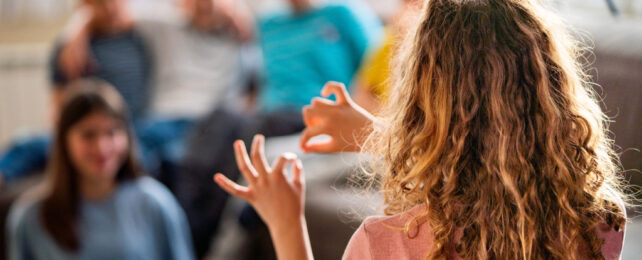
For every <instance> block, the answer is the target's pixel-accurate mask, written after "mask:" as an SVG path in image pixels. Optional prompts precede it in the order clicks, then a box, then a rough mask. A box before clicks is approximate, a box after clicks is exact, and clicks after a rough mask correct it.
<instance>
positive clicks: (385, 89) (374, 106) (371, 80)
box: [353, 0, 421, 113]
mask: <svg viewBox="0 0 642 260" xmlns="http://www.w3.org/2000/svg"><path fill="white" fill-rule="evenodd" d="M420 3H421V2H420V1H417V0H403V1H402V3H401V6H400V8H399V9H398V10H397V11H396V12H395V14H394V15H393V16H392V17H391V19H389V20H388V21H387V25H386V28H385V30H384V40H383V43H382V44H381V46H380V47H379V48H378V49H377V50H376V51H374V52H373V53H372V54H371V55H369V57H368V58H367V59H366V62H364V63H363V66H361V68H360V69H359V72H358V74H357V77H356V79H355V83H354V85H355V87H354V90H353V96H354V101H355V102H357V104H358V105H359V106H360V107H362V108H364V109H366V110H367V111H369V112H370V113H374V112H377V111H378V110H379V108H380V107H381V105H382V103H384V102H385V100H386V99H387V98H388V97H389V96H390V82H389V81H390V69H391V68H390V60H391V59H392V55H393V53H394V52H395V50H396V49H397V48H398V41H399V38H400V37H401V36H402V35H404V34H406V33H407V31H408V28H409V27H410V25H411V23H412V22H413V19H414V18H415V17H417V12H418V11H419V10H420V9H421V6H420Z"/></svg>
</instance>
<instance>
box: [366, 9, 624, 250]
mask: <svg viewBox="0 0 642 260" xmlns="http://www.w3.org/2000/svg"><path fill="white" fill-rule="evenodd" d="M426 2H427V3H426V5H425V6H424V9H423V12H422V17H421V19H420V21H419V22H418V24H417V28H416V30H414V31H412V30H411V32H412V33H414V34H412V35H409V38H408V39H407V41H405V42H404V43H403V46H401V47H400V50H399V54H398V55H399V56H398V59H397V65H396V66H394V68H395V69H394V71H395V75H394V80H393V83H394V89H393V90H392V91H391V92H392V95H391V100H390V101H389V102H388V105H387V109H385V110H383V112H382V115H386V116H383V117H381V120H380V121H379V123H378V124H375V126H374V131H373V133H372V135H371V136H370V138H369V139H368V141H367V142H366V146H365V147H364V149H365V150H366V151H370V152H372V153H373V154H380V155H383V160H382V162H381V163H382V165H378V166H375V167H374V168H373V169H380V170H381V172H380V176H381V178H380V179H381V188H382V191H383V195H384V202H385V204H386V210H385V213H386V214H396V213H400V212H404V211H406V210H408V209H410V208H411V207H414V206H416V205H420V204H424V205H426V212H425V213H424V215H423V217H426V219H427V223H429V225H430V226H431V227H432V230H433V235H434V244H433V245H432V247H431V250H430V253H429V255H428V258H430V259H434V258H437V259H443V258H447V257H448V255H449V253H450V250H455V252H456V253H457V254H458V255H459V256H461V257H463V258H464V259H574V258H576V257H577V256H579V255H578V254H579V252H580V249H579V248H580V247H584V246H587V248H588V249H589V250H588V251H589V252H590V255H589V257H594V258H602V254H601V247H602V245H603V241H600V240H599V239H598V237H597V233H596V229H595V228H596V227H597V226H598V225H599V224H601V223H608V224H610V225H611V226H612V227H614V228H615V229H616V230H619V229H620V228H622V227H623V225H624V222H625V215H624V212H623V208H621V207H619V205H622V198H623V195H622V192H621V190H620V187H621V185H620V179H619V177H618V176H617V174H618V171H619V167H618V163H617V162H618V160H617V157H616V156H615V155H614V152H613V148H612V145H613V144H612V140H610V139H609V138H608V137H607V134H606V131H607V126H606V119H607V118H606V117H605V116H604V114H603V113H602V111H601V110H600V107H599V105H598V103H597V101H596V96H595V94H594V93H593V91H592V89H591V88H590V86H589V84H588V83H587V82H588V78H587V77H586V76H585V74H584V73H583V71H582V66H581V64H579V63H578V58H580V55H581V53H582V49H583V48H580V45H579V44H578V43H577V41H575V40H573V39H572V38H571V36H570V34H569V33H568V32H567V31H566V29H565V28H564V26H563V24H562V23H560V22H558V21H557V20H556V19H555V16H554V15H551V14H550V13H549V12H548V11H547V10H546V9H544V8H543V7H541V6H539V1H535V0H530V1H529V0H430V1H426ZM410 224H411V223H408V225H410ZM456 230H462V231H463V237H462V238H461V239H459V241H455V240H454V239H453V237H454V233H455V231H456Z"/></svg>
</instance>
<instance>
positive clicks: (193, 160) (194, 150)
mask: <svg viewBox="0 0 642 260" xmlns="http://www.w3.org/2000/svg"><path fill="white" fill-rule="evenodd" d="M303 129H304V124H303V119H302V116H301V113H300V112H299V111H278V112H272V113H265V114H257V115H252V116H247V115H241V114H238V113H234V112H230V111H228V110H225V109H218V110H216V111H214V112H213V113H211V114H210V115H209V116H208V117H207V118H205V119H204V120H203V121H202V122H200V123H199V124H198V125H197V126H196V128H195V129H194V131H193V132H192V136H191V137H190V138H189V141H188V147H187V154H186V155H185V157H184V160H183V162H182V164H181V165H180V170H179V173H178V174H177V175H176V176H177V178H178V180H177V185H178V187H177V190H176V196H177V197H178V200H179V202H180V203H181V204H182V205H183V208H184V209H185V212H186V213H187V218H188V220H189V223H190V228H191V231H192V236H193V238H194V239H193V241H194V246H195V247H196V253H197V256H198V257H199V258H202V257H203V256H204V255H205V253H207V250H208V249H209V246H210V244H211V242H212V238H213V236H214V235H216V233H217V230H218V225H219V222H220V221H221V215H222V213H223V209H224V208H225V205H226V202H227V198H228V194H227V193H226V192H225V191H223V190H222V189H221V188H220V187H219V186H218V185H216V184H215V183H214V182H213V181H212V176H213V175H214V174H215V173H217V172H220V173H223V174H225V175H226V176H227V177H228V178H230V179H232V180H237V179H238V178H239V176H240V172H239V171H238V168H237V166H236V161H235V159H234V150H233V143H234V141H235V140H237V139H242V140H244V141H245V143H246V145H248V146H249V145H250V142H251V140H252V137H253V136H254V135H255V134H257V133H260V134H263V135H265V136H266V137H271V136H282V135H289V134H294V133H298V132H300V131H302V130H303ZM248 151H249V147H248Z"/></svg>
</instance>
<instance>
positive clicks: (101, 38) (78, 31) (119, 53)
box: [0, 0, 150, 181]
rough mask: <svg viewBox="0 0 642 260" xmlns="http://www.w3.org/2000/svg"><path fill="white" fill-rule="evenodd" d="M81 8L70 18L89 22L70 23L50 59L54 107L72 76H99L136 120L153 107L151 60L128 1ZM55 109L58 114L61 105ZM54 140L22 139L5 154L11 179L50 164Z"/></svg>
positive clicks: (0, 162)
mask: <svg viewBox="0 0 642 260" xmlns="http://www.w3.org/2000/svg"><path fill="white" fill-rule="evenodd" d="M78 13H79V15H77V16H75V18H74V19H76V21H72V22H71V23H70V24H71V25H76V24H87V25H88V26H85V27H82V28H75V27H74V26H70V28H67V29H68V31H66V32H65V33H63V36H62V37H61V39H59V42H58V43H57V45H56V47H55V49H54V52H53V56H52V60H51V63H50V66H51V81H52V86H53V87H54V88H53V92H52V93H53V94H52V100H53V103H54V110H58V108H59V103H60V99H61V96H62V93H63V92H64V91H65V88H66V86H67V84H68V83H69V82H71V81H73V80H76V79H78V78H81V77H85V76H94V77H97V78H101V79H103V80H105V81H107V82H109V83H110V84H112V85H113V86H114V87H115V88H116V89H117V90H118V92H119V93H120V94H121V95H122V96H123V97H124V100H125V102H126V103H127V105H128V106H129V107H130V108H131V113H132V120H133V121H134V122H136V121H138V120H139V119H141V118H142V117H143V116H144V115H145V113H146V112H145V111H146V109H147V98H148V95H149V94H148V84H149V71H150V63H149V55H148V53H147V50H146V47H145V44H144V42H143V40H142V39H141V38H140V36H139V34H138V33H137V32H136V31H135V30H133V27H132V20H131V18H130V16H129V14H128V12H127V9H126V6H125V1H124V0H107V1H102V0H83V1H81V6H80V8H79V12H78ZM78 20H82V21H78ZM83 50H88V51H83ZM53 114H54V118H55V117H56V115H55V114H56V111H54V113H53ZM54 121H55V120H54ZM54 123H55V122H54ZM50 143H51V137H50V136H47V135H45V136H38V137H33V138H30V139H27V140H24V141H20V142H16V143H15V144H14V145H12V146H10V147H9V148H8V149H7V151H6V152H5V154H4V155H2V157H0V174H2V175H3V177H4V178H5V180H6V181H11V180H14V179H18V178H20V177H21V176H24V175H25V174H28V173H33V172H36V171H39V170H42V169H44V167H45V165H46V163H47V158H48V157H49V156H48V150H49V144H50Z"/></svg>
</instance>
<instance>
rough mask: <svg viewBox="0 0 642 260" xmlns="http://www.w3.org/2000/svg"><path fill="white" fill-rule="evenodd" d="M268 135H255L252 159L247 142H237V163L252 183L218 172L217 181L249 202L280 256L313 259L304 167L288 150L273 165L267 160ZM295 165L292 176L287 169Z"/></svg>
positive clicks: (225, 188) (235, 144) (235, 145)
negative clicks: (230, 177)
mask: <svg viewBox="0 0 642 260" xmlns="http://www.w3.org/2000/svg"><path fill="white" fill-rule="evenodd" d="M264 142H265V138H264V137H263V136H262V135H256V136H254V140H253V141H252V153H251V159H250V156H248V154H247V151H246V149H245V144H244V143H243V141H241V140H238V141H236V142H235V143H234V155H235V156H236V163H237V164H238V167H239V170H240V171H241V174H243V177H244V178H245V179H246V180H247V182H248V184H249V185H248V186H247V187H245V186H241V185H239V184H237V183H235V182H233V181H231V180H230V179H228V178H227V177H225V176H224V175H222V174H220V173H218V174H216V175H215V176H214V181H216V183H217V184H218V185H219V186H221V188H223V189H224V190H225V191H227V192H228V193H230V194H232V195H234V196H236V197H239V198H242V199H244V200H246V201H248V202H249V203H250V204H252V206H253V207H254V209H256V212H257V213H259V215H260V216H261V218H262V219H263V221H264V222H265V223H266V224H267V226H268V228H269V229H270V234H271V236H272V240H273V241H274V246H275V248H276V252H277V256H278V258H279V259H312V251H311V249H310V242H309V238H308V234H307V227H306V224H305V217H304V212H303V210H304V204H305V184H304V180H303V166H302V164H301V161H300V160H298V159H297V157H296V155H295V154H293V153H285V154H283V155H281V156H279V158H278V159H276V161H275V163H274V164H273V165H272V167H270V166H269V165H268V163H267V161H266V159H265V153H264ZM289 164H293V165H294V166H293V174H292V178H291V179H289V180H288V178H287V177H286V168H287V166H288V165H289Z"/></svg>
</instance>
